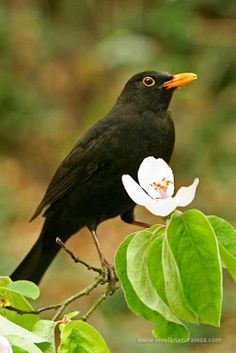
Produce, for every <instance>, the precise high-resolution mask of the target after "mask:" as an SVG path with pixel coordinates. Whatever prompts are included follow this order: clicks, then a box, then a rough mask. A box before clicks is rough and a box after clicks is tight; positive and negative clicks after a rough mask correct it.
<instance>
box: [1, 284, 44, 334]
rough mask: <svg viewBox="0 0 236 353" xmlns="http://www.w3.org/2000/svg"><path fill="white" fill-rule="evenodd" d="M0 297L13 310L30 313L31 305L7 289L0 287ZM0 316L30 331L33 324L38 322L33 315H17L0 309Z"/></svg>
mask: <svg viewBox="0 0 236 353" xmlns="http://www.w3.org/2000/svg"><path fill="white" fill-rule="evenodd" d="M0 297H2V298H4V299H5V300H6V301H7V304H8V305H10V306H13V307H14V308H17V309H21V310H26V311H31V310H33V307H32V305H31V304H30V303H29V302H28V301H27V300H26V299H25V298H24V297H23V296H22V295H21V294H19V293H17V292H15V291H14V290H12V289H9V288H8V287H0ZM0 314H3V315H4V316H5V317H6V318H7V319H9V320H10V321H12V322H14V323H16V324H18V325H20V326H22V327H24V328H26V329H28V330H32V328H33V326H34V324H35V323H36V322H37V321H38V320H39V316H38V315H35V314H23V315H22V314H18V313H17V312H15V311H11V310H8V309H7V308H3V309H0Z"/></svg>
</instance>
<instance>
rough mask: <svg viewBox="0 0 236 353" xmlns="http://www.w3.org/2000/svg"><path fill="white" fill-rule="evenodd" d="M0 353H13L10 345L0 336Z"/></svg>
mask: <svg viewBox="0 0 236 353" xmlns="http://www.w3.org/2000/svg"><path fill="white" fill-rule="evenodd" d="M0 353H13V350H12V348H11V346H10V343H9V342H8V340H7V339H6V338H5V337H3V336H0Z"/></svg>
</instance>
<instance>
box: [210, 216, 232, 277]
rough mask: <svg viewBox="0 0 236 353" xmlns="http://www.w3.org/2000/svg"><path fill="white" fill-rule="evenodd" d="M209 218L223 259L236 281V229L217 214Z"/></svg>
mask: <svg viewBox="0 0 236 353" xmlns="http://www.w3.org/2000/svg"><path fill="white" fill-rule="evenodd" d="M208 220H209V221H210V223H211V225H212V227H213V229H214V231H215V234H216V237H217V240H218V243H219V249H220V255H221V259H222V261H223V263H224V265H225V266H226V267H227V269H228V270H229V273H230V274H231V276H232V277H233V279H234V281H236V229H235V228H234V227H233V226H232V225H231V224H230V223H228V222H226V221H225V220H224V219H222V218H220V217H217V216H208Z"/></svg>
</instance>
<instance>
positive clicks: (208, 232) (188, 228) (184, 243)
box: [167, 210, 222, 326]
mask: <svg viewBox="0 0 236 353" xmlns="http://www.w3.org/2000/svg"><path fill="white" fill-rule="evenodd" d="M167 239H168V244H169V248H170V251H171V252H172V254H173V257H174V260H175V262H176V265H177V267H178V269H179V277H180V281H181V283H182V288H183V294H184V298H185V300H186V303H187V304H188V306H189V307H191V308H193V309H194V311H195V312H196V313H197V314H198V317H199V322H202V323H206V324H210V325H214V326H219V324H220V316H221V303H222V272H221V265H220V257H219V249H218V244H217V240H216V237H215V233H214V231H213V229H212V227H211V225H210V223H209V221H208V219H207V217H206V216H204V214H203V213H202V212H200V211H198V210H190V211H187V212H185V213H183V214H173V215H172V217H171V221H170V223H169V224H168V227H167Z"/></svg>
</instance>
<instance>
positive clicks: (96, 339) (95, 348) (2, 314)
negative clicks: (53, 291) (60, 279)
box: [0, 277, 109, 353]
mask: <svg viewBox="0 0 236 353" xmlns="http://www.w3.org/2000/svg"><path fill="white" fill-rule="evenodd" d="M38 296H39V288H38V287H37V286H36V285H35V284H34V283H32V282H29V281H15V282H12V281H11V279H10V278H9V277H0V298H1V300H0V303H1V309H0V336H4V337H5V338H6V339H7V340H8V341H9V342H10V344H11V346H12V348H13V352H14V353H20V352H21V353H22V352H24V353H41V352H43V353H55V352H56V347H55V329H56V325H57V324H60V326H59V327H60V331H61V340H60V345H59V347H58V350H57V352H58V353H69V352H70V353H77V352H78V351H80V352H84V353H86V352H91V351H92V352H94V353H95V352H96V353H109V349H108V348H107V346H106V343H105V342H104V340H103V338H102V337H101V335H100V334H99V333H98V332H97V331H96V330H95V329H94V328H93V327H92V326H91V325H89V324H87V323H85V322H83V321H81V320H73V321H71V319H72V318H74V317H75V316H77V315H78V312H72V313H68V314H67V315H66V316H64V318H63V320H59V321H55V320H42V319H40V318H39V316H38V315H37V314H29V312H30V311H32V312H33V311H34V309H33V307H32V306H31V304H30V303H29V302H28V300H27V299H26V298H31V299H34V300H35V299H37V298H38ZM26 312H28V313H26Z"/></svg>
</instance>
